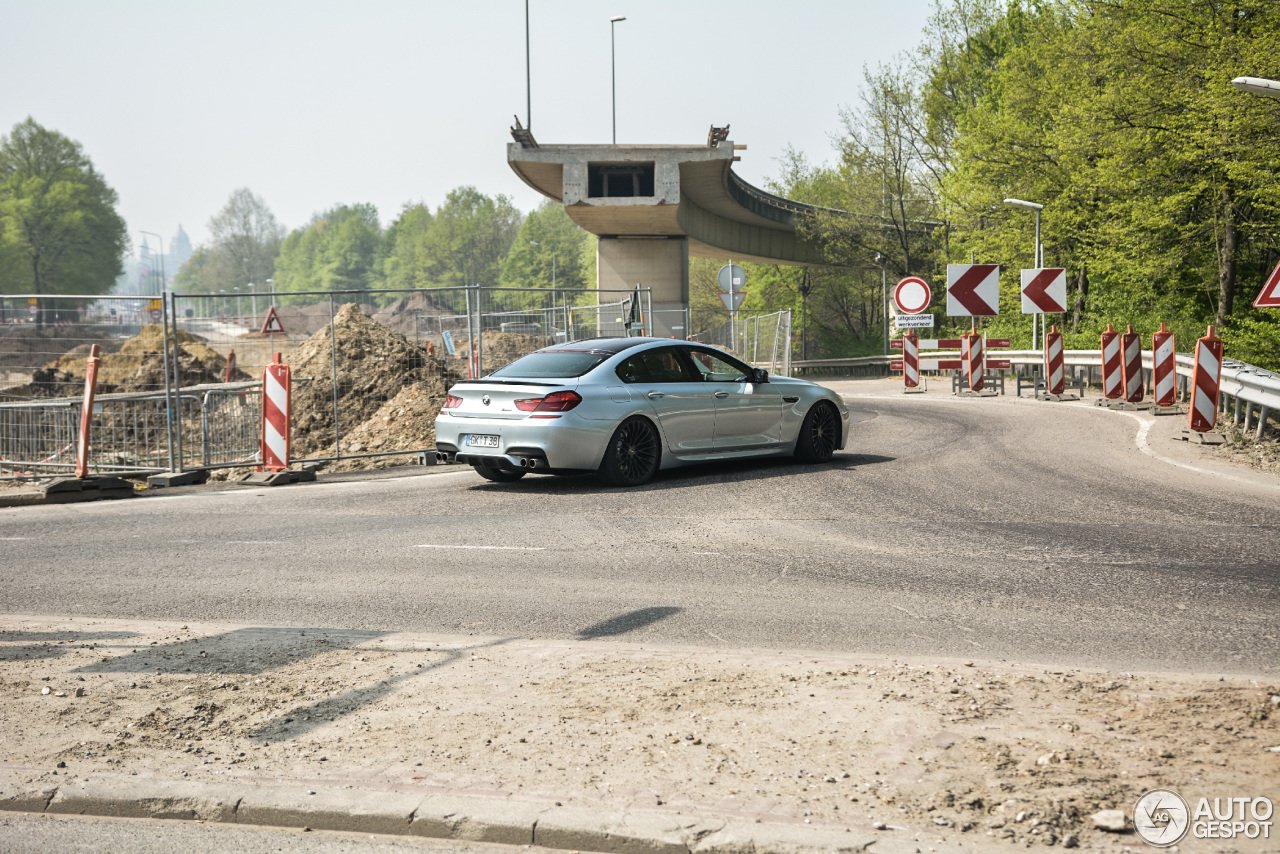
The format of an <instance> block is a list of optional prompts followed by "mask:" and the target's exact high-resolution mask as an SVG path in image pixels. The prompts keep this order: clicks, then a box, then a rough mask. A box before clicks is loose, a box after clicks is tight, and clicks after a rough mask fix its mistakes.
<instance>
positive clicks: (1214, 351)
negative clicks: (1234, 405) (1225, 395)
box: [1191, 326, 1222, 433]
mask: <svg viewBox="0 0 1280 854" xmlns="http://www.w3.org/2000/svg"><path fill="white" fill-rule="evenodd" d="M1213 333H1214V328H1213V327H1212V326H1210V327H1209V331H1208V332H1207V333H1205V336H1204V337H1203V338H1201V339H1200V340H1199V341H1197V342H1196V368H1195V375H1194V379H1193V381H1192V388H1193V389H1194V391H1193V392H1192V397H1191V429H1192V430H1194V431H1195V432H1197V433H1208V432H1209V431H1210V430H1212V429H1213V428H1214V425H1215V424H1217V423H1218V384H1219V382H1220V381H1221V379H1222V339H1221V338H1219V337H1218V336H1216V335H1214V334H1213Z"/></svg>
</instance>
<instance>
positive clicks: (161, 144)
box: [0, 0, 932, 248]
mask: <svg viewBox="0 0 1280 854" xmlns="http://www.w3.org/2000/svg"><path fill="white" fill-rule="evenodd" d="M524 6H525V4H524V3H523V2H521V0H471V2H445V0H419V1H418V2H407V0H366V2H333V0H290V1H289V2H286V1H285V0H257V2H245V1H244V0H166V2H160V0H151V2H147V0H0V134H7V133H8V132H9V131H10V129H12V127H13V126H14V125H15V124H16V123H17V122H20V121H22V120H23V119H25V118H26V117H27V116H29V115H30V116H33V117H34V118H35V119H36V121H38V122H40V123H41V124H42V125H44V126H46V127H49V128H52V129H55V130H58V131H60V132H61V133H64V134H66V135H67V136H69V137H71V138H72V139H75V140H77V141H79V142H80V143H82V144H83V145H84V147H85V151H86V153H87V154H88V155H89V157H90V158H91V159H92V160H93V162H94V165H95V166H96V167H97V168H98V170H99V171H100V172H101V173H102V174H103V175H104V176H105V177H106V179H107V182H108V183H109V184H110V185H111V186H112V187H114V188H115V190H116V191H117V192H118V193H119V195H120V212H121V214H122V215H123V216H124V217H125V220H126V221H127V223H128V226H129V230H130V232H131V235H132V238H133V240H134V243H135V245H136V244H138V243H140V242H141V239H142V235H141V234H139V230H140V229H146V230H148V231H153V232H159V233H161V234H164V235H165V241H166V248H167V243H168V240H169V238H170V237H171V236H172V235H173V234H174V233H175V232H176V230H177V227H178V225H179V223H181V224H182V225H183V226H184V227H185V228H186V230H187V232H188V234H190V235H191V238H192V241H193V242H194V243H196V244H199V243H200V242H202V241H203V240H205V239H206V237H207V229H206V223H207V222H208V220H209V218H210V216H212V215H213V214H214V213H215V212H216V211H217V210H218V209H219V208H220V207H222V205H223V204H224V203H225V202H226V200H227V197H228V196H229V195H230V194H231V192H232V191H233V190H234V189H236V188H238V187H249V188H250V189H251V190H253V191H254V192H255V193H257V194H258V195H260V196H262V197H263V199H264V200H265V201H266V202H267V204H268V206H270V208H271V209H272V211H273V212H274V213H275V215H276V217H277V218H279V220H280V221H281V222H282V223H283V224H284V225H285V226H286V227H288V228H295V227H297V226H299V225H302V224H303V223H305V222H306V221H307V220H308V219H310V217H311V216H312V214H314V213H317V212H319V211H322V210H325V209H327V208H329V207H332V206H333V205H335V204H339V203H352V202H373V203H374V204H375V205H377V207H378V211H379V213H380V215H381V217H382V221H383V224H384V225H386V224H389V223H390V222H391V221H392V220H393V219H394V218H395V217H396V215H397V214H398V212H399V209H400V206H401V205H402V204H403V203H405V202H416V201H423V202H425V203H426V204H428V205H429V206H430V207H431V208H432V209H434V208H435V207H437V206H438V205H439V204H440V203H441V202H442V201H443V200H444V197H445V194H446V193H448V192H449V190H451V189H453V188H454V187H457V186H459V185H463V184H473V185H475V186H476V187H478V188H479V189H480V190H481V191H482V192H484V193H488V194H491V195H493V194H498V193H503V194H506V195H508V196H510V197H511V198H512V200H513V201H514V202H515V204H516V206H517V207H519V208H520V209H521V210H525V211H528V210H530V209H531V208H533V207H534V206H535V205H536V204H537V203H538V202H539V201H540V200H541V197H540V196H539V195H538V194H536V193H534V192H533V191H532V190H530V189H529V188H528V187H526V186H525V185H524V184H523V183H522V182H521V181H520V180H519V179H518V178H517V177H516V176H515V173H513V172H512V171H511V170H510V168H509V167H508V166H507V164H506V149H505V145H506V143H507V142H508V141H510V138H511V137H510V135H509V133H508V131H507V129H508V127H509V126H510V124H511V122H512V115H513V114H517V113H518V114H519V115H520V117H521V121H524V119H525V39H524V36H525V28H524ZM529 6H530V17H531V24H530V31H531V42H532V78H533V130H534V134H535V135H536V136H537V138H538V139H539V141H541V142H547V143H589V142H608V141H609V138H610V132H611V130H610V89H609V82H610V81H609V57H610V48H609V29H610V25H609V18H610V17H611V16H613V15H625V16H626V17H627V20H626V21H624V22H622V23H619V24H617V25H615V26H616V32H617V71H618V84H617V85H618V91H617V104H618V140H619V142H622V143H628V142H635V143H669V144H694V143H700V142H703V141H705V139H706V135H707V128H708V127H709V126H710V125H711V124H712V123H715V124H724V123H725V122H728V123H730V124H731V125H732V131H731V133H730V137H731V138H732V139H733V141H734V142H736V143H739V144H746V145H747V146H749V148H748V150H747V151H745V152H742V156H743V159H742V162H741V163H739V164H737V165H736V167H735V169H736V170H737V171H738V173H739V174H740V175H742V176H743V177H744V178H746V179H747V180H748V181H750V182H752V183H756V184H761V183H763V182H764V181H765V180H766V179H768V178H769V177H771V176H773V175H776V174H777V172H778V163H777V158H778V157H779V156H780V155H781V154H782V152H783V151H784V150H785V149H786V147H787V146H788V145H792V146H794V147H795V148H797V149H799V150H801V151H803V152H805V154H806V155H808V157H809V158H810V160H812V161H814V162H818V163H821V162H824V161H828V160H830V159H831V157H832V153H833V152H832V147H831V135H832V134H833V133H834V132H836V131H837V129H838V127H839V119H838V112H839V109H840V108H841V107H842V106H848V105H851V104H853V103H854V102H855V100H856V98H857V94H858V90H859V85H860V83H861V80H862V69H863V67H864V65H870V66H873V67H874V66H875V65H876V64H878V63H881V62H886V61H889V60H891V59H892V58H893V57H894V56H895V55H897V54H899V53H902V52H904V51H909V50H911V49H913V48H914V47H915V45H916V44H917V43H918V41H919V39H920V38H921V30H922V28H923V27H924V24H925V22H926V20H927V18H928V16H929V13H930V10H931V8H932V2H931V0H804V1H803V2H802V0H772V1H771V2H769V1H768V0H732V2H731V0H643V1H642V0H555V2H553V0H531V2H530V4H529ZM152 244H153V245H154V240H153V241H152Z"/></svg>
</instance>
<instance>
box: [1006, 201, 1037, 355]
mask: <svg viewBox="0 0 1280 854" xmlns="http://www.w3.org/2000/svg"><path fill="white" fill-rule="evenodd" d="M1004 203H1005V204H1006V205H1008V206H1009V207H1011V208H1021V209H1022V210H1024V211H1035V212H1036V242H1035V245H1034V246H1033V247H1032V250H1031V266H1033V267H1036V268H1039V267H1040V263H1041V259H1042V257H1043V255H1044V247H1043V246H1041V245H1040V211H1042V210H1044V205H1038V204H1036V203H1035V202H1024V201H1023V200H1022V199H1005V200H1004ZM1036 317H1037V315H1035V314H1033V315H1031V349H1032V350H1038V349H1040V348H1039V347H1037V346H1036ZM1040 325H1041V327H1043V326H1044V321H1043V320H1042V321H1041V322H1040ZM1041 332H1042V333H1043V329H1041Z"/></svg>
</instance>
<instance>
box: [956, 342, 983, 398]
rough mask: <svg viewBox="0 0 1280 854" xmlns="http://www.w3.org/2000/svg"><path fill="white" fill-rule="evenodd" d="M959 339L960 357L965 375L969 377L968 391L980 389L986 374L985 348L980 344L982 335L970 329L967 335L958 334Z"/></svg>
mask: <svg viewBox="0 0 1280 854" xmlns="http://www.w3.org/2000/svg"><path fill="white" fill-rule="evenodd" d="M960 340H961V342H962V343H961V346H960V349H961V355H960V358H961V361H963V362H964V365H965V368H964V372H965V375H966V376H967V377H968V378H969V391H982V387H983V385H984V384H985V383H986V376H987V359H986V356H987V354H986V348H984V347H983V346H982V344H983V342H982V336H981V335H979V334H978V331H977V330H976V329H970V330H969V334H968V335H961V336H960Z"/></svg>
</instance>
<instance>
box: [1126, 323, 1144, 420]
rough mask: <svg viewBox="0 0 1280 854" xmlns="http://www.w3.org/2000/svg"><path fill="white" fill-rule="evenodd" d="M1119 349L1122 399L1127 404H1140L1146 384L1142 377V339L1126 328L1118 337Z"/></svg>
mask: <svg viewBox="0 0 1280 854" xmlns="http://www.w3.org/2000/svg"><path fill="white" fill-rule="evenodd" d="M1120 349H1121V350H1122V351H1124V363H1123V368H1122V370H1121V373H1122V374H1123V376H1124V399H1125V400H1126V401H1128V402H1129V403H1142V398H1143V396H1144V395H1145V394H1146V383H1145V381H1144V380H1143V376H1142V338H1140V337H1139V336H1138V333H1136V332H1134V331H1133V327H1132V326H1126V327H1125V332H1124V334H1123V335H1121V336H1120Z"/></svg>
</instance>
